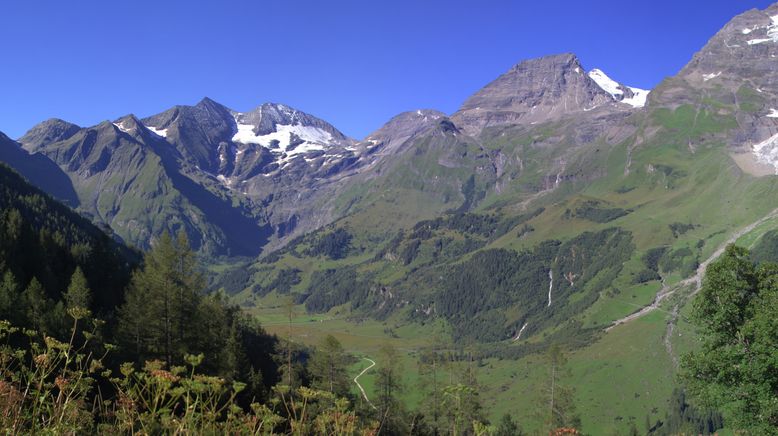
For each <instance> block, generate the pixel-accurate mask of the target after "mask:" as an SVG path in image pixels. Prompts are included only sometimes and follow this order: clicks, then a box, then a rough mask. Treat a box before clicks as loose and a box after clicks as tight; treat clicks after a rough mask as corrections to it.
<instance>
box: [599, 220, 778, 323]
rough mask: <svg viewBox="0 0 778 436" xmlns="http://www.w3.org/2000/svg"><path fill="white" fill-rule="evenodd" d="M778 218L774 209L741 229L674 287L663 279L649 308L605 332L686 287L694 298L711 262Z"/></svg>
mask: <svg viewBox="0 0 778 436" xmlns="http://www.w3.org/2000/svg"><path fill="white" fill-rule="evenodd" d="M777 216H778V209H773V211H772V212H770V213H768V214H767V215H765V216H763V217H762V218H760V219H758V220H756V221H754V222H753V223H751V224H749V225H747V226H745V227H743V228H741V229H740V230H738V231H736V232H735V233H733V234H732V235H731V236H730V237H729V238H728V239H727V240H726V241H724V242H723V243H722V244H721V245H719V247H718V248H717V249H716V251H714V252H713V254H711V255H710V257H708V259H706V260H705V262H702V263H701V264H700V266H699V267H697V272H696V273H695V274H694V275H693V276H691V277H689V278H687V279H684V280H682V281H680V282H678V283H677V284H675V285H674V286H667V285H666V284H665V281H664V279H662V288H660V289H659V292H657V293H656V296H655V297H654V301H652V302H651V304H649V305H648V306H646V307H644V308H642V309H640V310H639V311H637V312H635V313H632V314H630V315H627V316H625V317H624V318H621V319H618V320H616V321H614V322H613V323H611V325H610V326H608V327H607V328H606V329H605V331H606V332H607V331H610V330H611V329H612V328H614V327H616V326H618V325H621V324H624V323H627V322H630V321H632V320H635V319H637V318H640V317H641V316H643V315H645V314H647V313H649V312H652V311H654V310H656V309H657V308H659V305H660V304H661V303H662V301H663V300H665V299H666V298H667V297H669V296H670V295H672V294H673V293H675V291H677V290H679V289H683V288H684V287H686V286H689V285H694V290H693V291H692V293H691V294H690V296H694V295H696V294H697V292H699V291H700V288H701V287H702V278H703V277H704V276H705V271H707V269H708V265H710V264H711V262H713V261H715V260H716V259H718V258H719V257H720V256H721V255H722V254H723V253H724V250H726V249H727V246H728V245H729V244H732V243H734V242H735V241H737V240H738V239H739V238H740V237H741V236H743V235H745V234H746V233H749V232H750V231H752V230H754V229H755V228H757V227H758V226H759V225H761V224H762V223H764V222H765V221H768V220H771V219H773V218H775V217H777Z"/></svg>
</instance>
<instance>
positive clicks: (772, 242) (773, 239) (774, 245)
mask: <svg viewBox="0 0 778 436" xmlns="http://www.w3.org/2000/svg"><path fill="white" fill-rule="evenodd" d="M751 259H753V260H754V262H757V263H761V262H778V230H770V231H769V232H767V233H765V234H764V235H762V237H761V238H759V241H758V242H757V244H756V246H755V247H754V248H753V249H752V250H751Z"/></svg>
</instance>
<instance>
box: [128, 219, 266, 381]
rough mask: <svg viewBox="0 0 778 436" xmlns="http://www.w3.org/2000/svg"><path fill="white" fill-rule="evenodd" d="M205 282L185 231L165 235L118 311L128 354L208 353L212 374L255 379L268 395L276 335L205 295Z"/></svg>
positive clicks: (174, 360)
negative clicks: (270, 333) (267, 332)
mask: <svg viewBox="0 0 778 436" xmlns="http://www.w3.org/2000/svg"><path fill="white" fill-rule="evenodd" d="M204 286H205V284H204V279H203V277H202V275H201V274H200V272H199V271H198V267H197V263H196V260H195V257H194V253H193V252H192V251H191V248H190V247H189V243H188V241H187V239H186V234H185V233H183V232H181V233H179V235H178V236H177V238H176V239H175V240H173V239H172V238H171V237H170V236H168V235H167V233H165V234H163V235H162V237H161V238H160V240H159V242H158V243H157V244H156V245H155V247H154V249H153V250H152V251H150V252H149V253H148V254H147V255H146V257H145V260H144V265H143V268H142V269H140V270H138V271H136V273H135V274H134V275H133V278H132V283H131V284H130V287H129V289H128V291H127V298H126V301H125V303H124V305H122V307H121V309H120V311H119V315H120V316H119V330H118V337H119V340H120V344H121V345H122V346H123V350H124V352H125V353H126V356H125V358H126V359H131V360H135V361H137V362H139V363H140V362H143V361H145V360H150V359H160V360H164V361H165V362H167V364H168V365H180V364H182V363H183V361H184V356H185V355H186V354H197V353H203V354H204V355H205V356H206V359H205V361H204V362H203V364H202V367H203V368H204V369H205V370H207V371H208V372H209V373H212V374H219V375H222V376H225V377H228V378H232V377H236V376H238V378H240V379H243V380H250V381H251V380H253V382H252V383H253V384H254V386H253V387H252V389H253V391H252V392H253V395H257V396H261V395H263V394H264V393H265V392H266V389H268V388H269V387H270V386H272V383H273V382H274V381H275V380H276V377H277V369H276V367H275V365H274V364H273V359H272V354H273V353H274V347H275V340H274V339H273V338H270V337H269V336H268V335H267V334H266V333H265V332H264V331H263V330H262V329H261V328H260V327H259V326H258V325H257V324H256V323H255V322H253V321H252V320H251V319H250V318H248V317H247V315H244V314H242V312H240V310H239V309H238V308H235V307H232V306H229V305H227V304H226V302H225V301H224V300H223V298H222V296H221V295H220V294H218V293H217V294H213V295H210V296H204V295H203V291H204ZM257 377H259V378H257Z"/></svg>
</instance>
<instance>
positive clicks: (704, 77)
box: [702, 43, 750, 82]
mask: <svg viewBox="0 0 778 436" xmlns="http://www.w3.org/2000/svg"><path fill="white" fill-rule="evenodd" d="M749 44H750V43H749ZM720 75H721V71H719V72H718V73H710V74H703V75H702V81H703V82H707V81H708V80H712V79H715V78H716V77H719V76H720Z"/></svg>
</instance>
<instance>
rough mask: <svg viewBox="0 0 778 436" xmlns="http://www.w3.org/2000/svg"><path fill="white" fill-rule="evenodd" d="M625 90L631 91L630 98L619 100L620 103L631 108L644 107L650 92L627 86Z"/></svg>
mask: <svg viewBox="0 0 778 436" xmlns="http://www.w3.org/2000/svg"><path fill="white" fill-rule="evenodd" d="M627 88H629V90H630V91H632V97H629V98H625V99H623V100H621V102H622V103H626V104H628V105H630V106H632V107H643V106H645V105H646V100H648V94H650V93H651V91H650V90H648V89H640V88H633V87H631V86H628V87H627Z"/></svg>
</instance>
